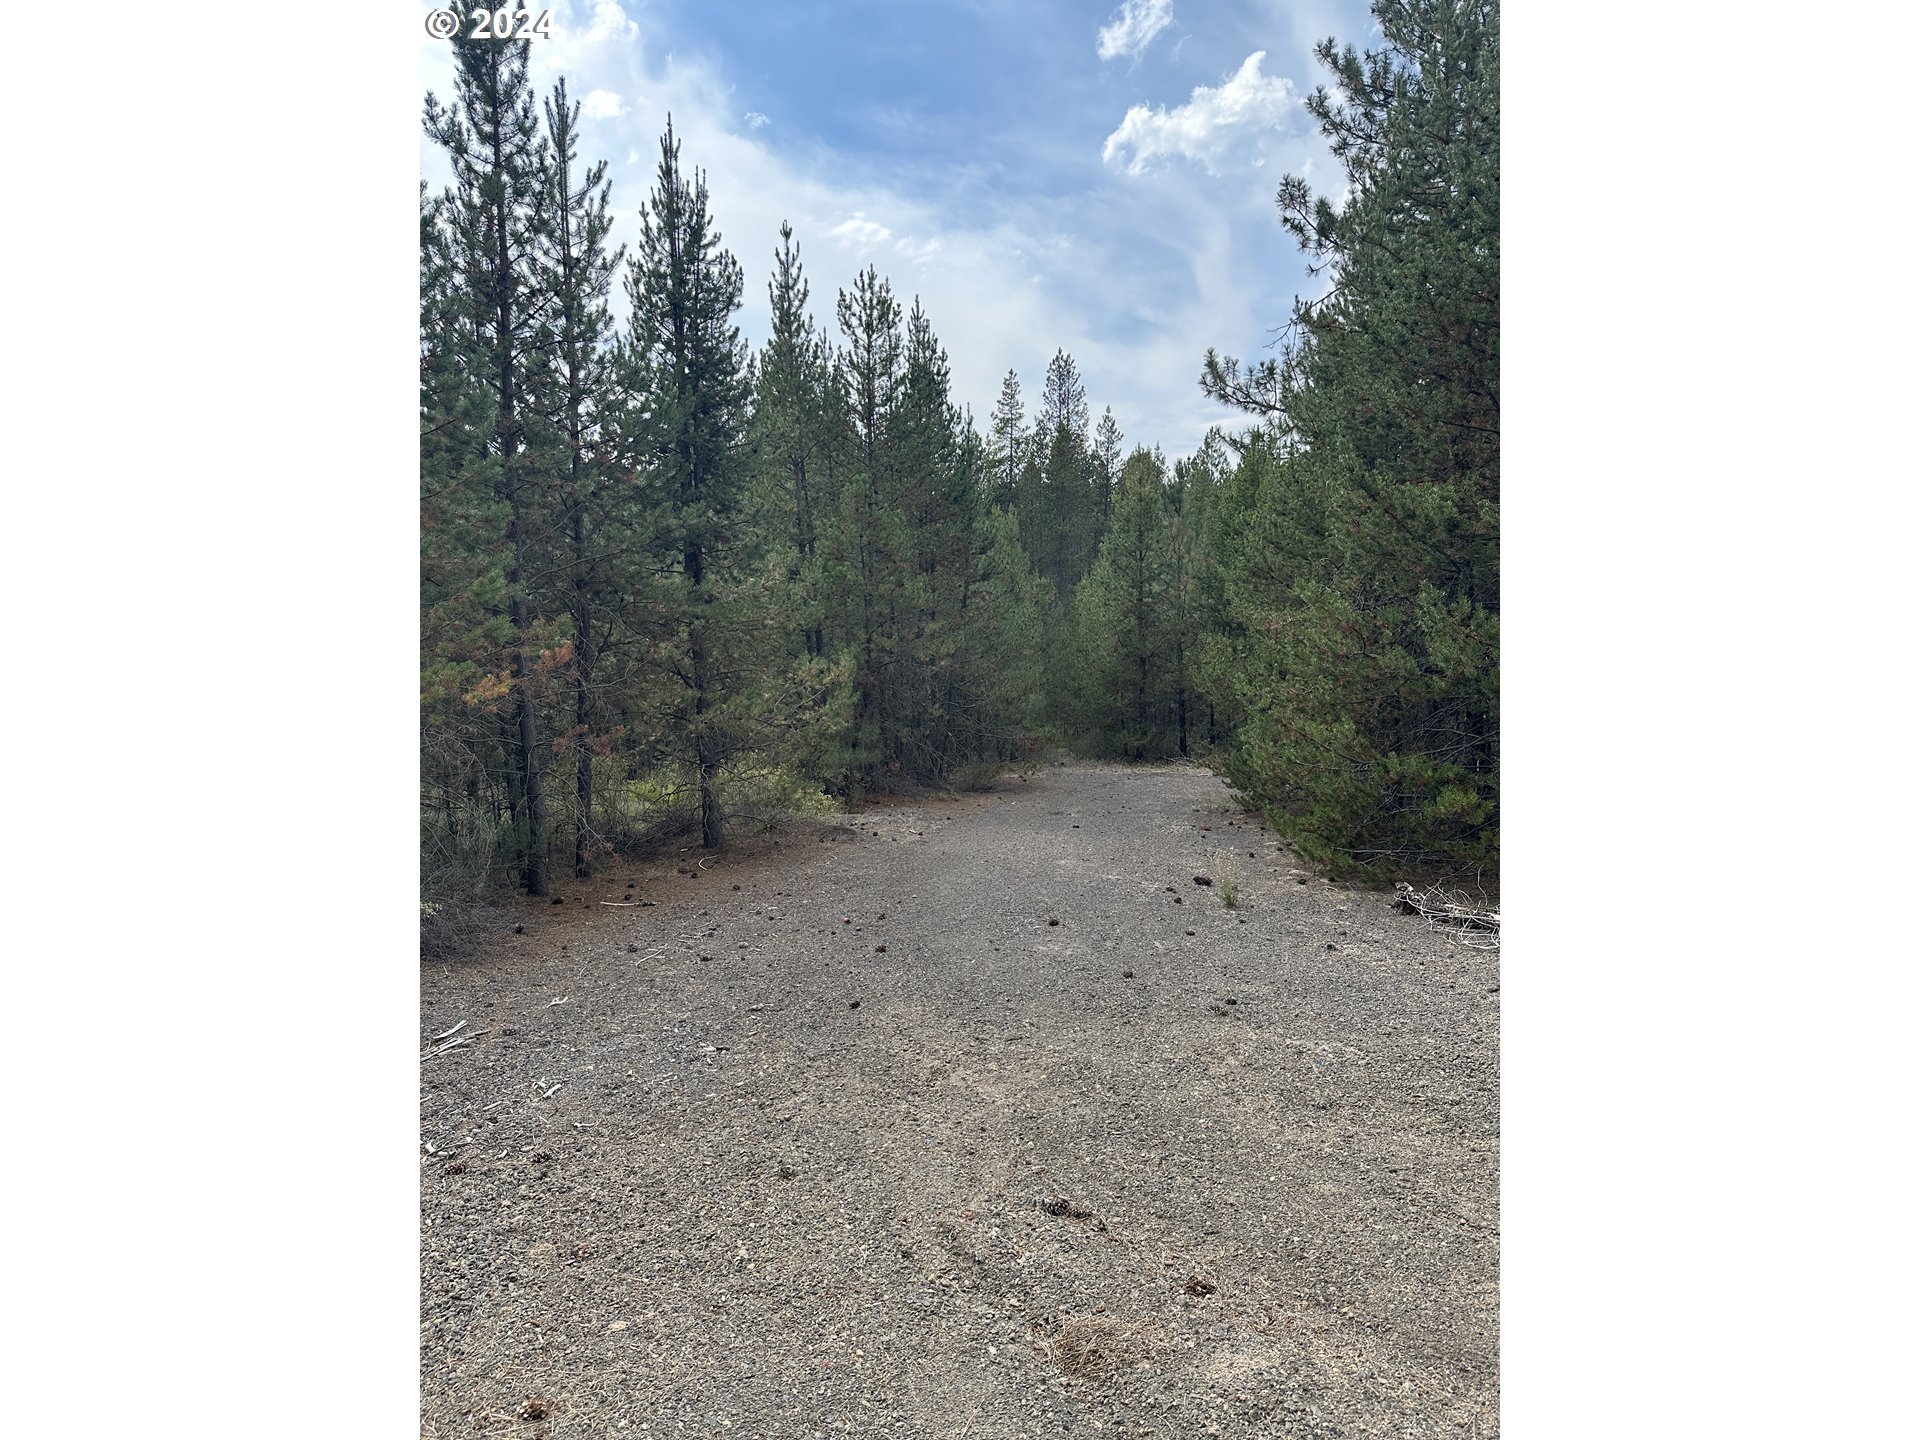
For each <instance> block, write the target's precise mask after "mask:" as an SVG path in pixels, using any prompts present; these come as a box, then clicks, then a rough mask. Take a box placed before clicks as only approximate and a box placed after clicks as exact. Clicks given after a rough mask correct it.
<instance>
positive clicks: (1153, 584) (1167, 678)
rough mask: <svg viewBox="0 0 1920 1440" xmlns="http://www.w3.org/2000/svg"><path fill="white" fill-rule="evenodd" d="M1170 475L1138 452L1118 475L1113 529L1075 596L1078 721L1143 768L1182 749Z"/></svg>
mask: <svg viewBox="0 0 1920 1440" xmlns="http://www.w3.org/2000/svg"><path fill="white" fill-rule="evenodd" d="M1171 522H1172V516H1171V513H1170V510H1169V507H1168V503H1167V493H1166V467H1165V464H1164V462H1163V461H1162V460H1161V458H1160V457H1159V456H1158V455H1157V454H1154V453H1152V452H1150V451H1147V450H1135V451H1134V453H1133V454H1132V455H1130V456H1128V457H1127V463H1126V465H1125V466H1124V467H1123V469H1122V471H1121V478H1120V487H1119V491H1118V493H1117V495H1116V497H1115V500H1114V508H1113V523H1112V525H1111V526H1110V527H1109V528H1108V530H1107V535H1106V540H1105V543H1104V544H1103V545H1102V546H1101V548H1100V554H1099V556H1098V558H1097V559H1096V560H1095V561H1094V563H1093V567H1092V569H1091V570H1089V571H1088V573H1087V577H1086V579H1085V580H1083V581H1082V582H1081V583H1080V585H1079V587H1078V589H1077V590H1076V591H1075V592H1074V597H1073V633H1074V642H1075V650H1076V659H1077V662H1078V670H1079V683H1078V685H1077V687H1076V692H1077V693H1076V694H1075V695H1074V696H1073V700H1074V711H1075V715H1074V718H1075V719H1077V720H1078V721H1080V722H1081V723H1082V724H1086V723H1089V722H1090V723H1091V725H1092V727H1093V729H1094V730H1095V732H1096V733H1097V734H1098V735H1099V736H1100V737H1102V743H1103V744H1104V745H1105V746H1106V747H1108V748H1111V749H1112V750H1114V751H1116V752H1117V753H1120V754H1122V755H1125V756H1128V757H1129V758H1132V759H1136V760H1140V759H1146V758H1148V757H1149V756H1159V755H1165V754H1168V753H1170V752H1171V751H1172V750H1173V749H1174V748H1175V747H1176V746H1177V743H1178V740H1177V735H1176V729H1175V724H1174V704H1175V697H1176V691H1177V688H1178V685H1177V681H1178V664H1179V657H1178V653H1177V650H1178V641H1179V637H1178V634H1177V623H1178V618H1179V615H1178V595H1177V588H1176V587H1177V575H1176V557H1175V547H1174V536H1173V528H1172V523H1171Z"/></svg>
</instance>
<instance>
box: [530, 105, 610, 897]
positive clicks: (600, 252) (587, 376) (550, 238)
mask: <svg viewBox="0 0 1920 1440" xmlns="http://www.w3.org/2000/svg"><path fill="white" fill-rule="evenodd" d="M544 113H545V120H546V138H547V145H546V163H545V165H544V166H543V170H542V177H541V178H542V181H543V191H544V194H543V203H544V206H545V216H544V224H543V225H542V227H541V231H540V235H539V243H538V245H537V247H536V249H535V264H534V273H535V276H536V279H537V282H538V283H539V285H540V287H541V288H542V289H543V290H544V291H545V292H546V293H547V294H548V295H550V296H551V297H552V305H551V308H550V310H549V312H548V315H547V319H546V324H547V328H548V331H549V336H548V342H547V364H546V366H545V367H544V369H545V373H544V376H543V379H544V381H545V384H544V390H545V396H544V399H545V401H546V411H547V416H548V419H549V420H550V421H551V423H552V432H553V434H554V435H555V437H556V438H557V440H558V441H559V442H560V443H561V445H562V446H563V447H564V454H563V456H562V457H559V460H560V465H561V466H563V467H564V472H565V477H566V478H565V484H564V486H563V487H561V494H562V496H563V502H562V503H563V506H564V512H565V513H564V522H565V526H566V530H567V544H568V555H567V564H568V569H569V571H570V588H571V593H570V594H569V596H568V609H569V613H570V617H571V620H572V627H573V635H572V671H573V728H572V730H571V731H570V732H569V733H568V734H567V736H566V744H568V745H570V746H571V747H572V749H573V751H574V816H573V869H574V874H575V875H577V876H584V875H587V874H588V873H590V870H591V859H592V852H593V848H594V845H593V838H592V837H593V755H594V744H593V741H594V720H595V710H596V673H595V667H596V662H597V661H598V660H599V658H600V656H601V654H602V652H603V651H604V650H605V649H606V648H607V647H608V646H609V645H610V644H611V643H612V641H613V638H614V636H615V635H616V634H617V633H618V608H619V601H620V595H619V587H618V582H617V578H616V572H615V571H614V570H613V568H612V566H611V564H610V560H611V558H612V555H611V553H610V552H614V551H617V549H618V548H619V546H620V545H621V544H622V542H623V540H624V534H623V531H624V530H625V528H626V527H627V526H628V525H629V524H630V523H631V517H630V516H628V515H626V514H624V513H623V511H624V508H625V507H624V506H623V503H622V502H623V500H624V499H625V491H626V488H627V487H624V486H621V485H619V484H618V483H617V482H616V481H615V480H614V479H613V477H612V476H611V475H610V473H609V467H608V466H607V464H606V457H605V455H604V453H603V445H602V440H601V435H600V428H601V420H602V414H601V401H602V399H603V398H604V397H605V396H606V395H607V393H608V391H609V390H610V388H611V373H610V353H609V350H608V348H607V342H608V339H609V337H610V335H611V333H612V330H613V318H612V315H611V314H610V313H609V311H608V308H607V298H608V294H609V292H610V291H611V289H612V286H613V276H614V274H615V272H616V271H617V270H618V268H619V265H620V262H621V259H622V258H623V256H624V253H625V252H624V248H622V249H618V250H612V251H609V250H608V249H607V239H608V236H609V235H610V234H611V233H612V230H613V220H612V216H611V213H610V206H611V201H610V193H609V191H610V187H609V185H608V183H607V178H606V176H607V166H606V162H605V161H601V162H599V163H597V164H594V165H591V166H588V167H586V169H585V171H584V172H582V170H581V167H580V159H579V124H580V104H579V102H578V101H569V100H568V98H567V83H566V81H565V80H561V81H560V82H559V83H558V84H557V85H556V86H555V87H554V91H553V94H552V96H551V97H549V98H548V99H547V101H546V102H545V105H544Z"/></svg>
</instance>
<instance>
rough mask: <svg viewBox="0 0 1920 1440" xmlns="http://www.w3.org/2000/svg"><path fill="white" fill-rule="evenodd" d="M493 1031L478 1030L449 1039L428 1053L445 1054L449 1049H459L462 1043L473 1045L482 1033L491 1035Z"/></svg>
mask: <svg viewBox="0 0 1920 1440" xmlns="http://www.w3.org/2000/svg"><path fill="white" fill-rule="evenodd" d="M492 1033H493V1032H492V1031H491V1030H476V1031H474V1032H473V1033H472V1034H471V1035H462V1036H461V1037H460V1038H459V1039H457V1040H449V1041H447V1043H446V1044H444V1045H442V1046H440V1047H439V1048H438V1049H436V1050H429V1051H428V1052H427V1053H428V1054H429V1055H444V1054H446V1053H447V1052H448V1051H449V1050H458V1049H459V1048H460V1047H461V1046H462V1045H471V1044H472V1043H473V1042H474V1041H476V1040H478V1039H479V1038H480V1037H481V1036H482V1035H491V1034H492Z"/></svg>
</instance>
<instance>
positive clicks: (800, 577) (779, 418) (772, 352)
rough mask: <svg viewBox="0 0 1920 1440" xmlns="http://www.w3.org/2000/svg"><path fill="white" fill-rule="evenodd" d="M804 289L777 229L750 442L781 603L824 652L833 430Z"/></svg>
mask: <svg viewBox="0 0 1920 1440" xmlns="http://www.w3.org/2000/svg"><path fill="white" fill-rule="evenodd" d="M808 294H809V290H808V285H807V280H806V276H805V274H804V273H803V271H802V269H801V265H800V247H799V246H798V245H796V244H795V243H794V240H793V226H792V225H790V224H787V223H785V222H782V223H781V226H780V248H779V250H778V251H776V252H775V255H774V271H773V278H772V280H771V281H769V282H768V285H767V298H768V300H769V301H770V302H771V304H772V319H773V326H772V333H771V334H770V335H769V337H768V339H767V344H766V347H765V348H764V349H763V350H762V351H761V354H760V360H759V364H758V366H757V367H756V370H755V382H754V394H755V401H754V425H753V432H754V441H755V450H756V452H757V454H758V457H759V464H760V467H761V474H762V476H763V477H764V480H765V483H766V486H767V488H768V491H769V497H768V498H769V506H768V509H769V513H768V515H767V517H766V521H765V523H766V524H767V525H768V526H769V527H771V528H774V529H776V530H778V531H779V532H781V534H782V540H783V544H784V548H786V549H787V550H788V551H789V553H790V555H791V561H790V574H789V576H788V579H789V584H790V592H789V597H790V598H789V603H790V605H791V607H792V613H793V614H794V615H795V617H796V618H797V619H798V621H799V626H800V632H801V637H802V642H803V644H804V647H805V651H806V653H807V654H808V655H811V656H815V657H818V656H821V655H823V654H825V651H826V630H825V626H824V623H823V617H822V615H821V598H820V595H819V593H818V592H819V575H818V569H819V563H818V558H817V556H818V550H819V543H820V531H821V527H822V525H823V523H825V520H826V517H827V516H829V515H831V513H832V510H833V506H834V501H835V496H834V494H833V491H832V487H831V481H832V478H833V470H832V465H831V456H830V454H829V451H830V449H831V446H832V442H833V437H834V434H835V431H836V428H837V427H836V426H835V424H834V423H833V420H832V417H831V410H832V395H831V393H830V387H829V384H828V372H829V370H830V368H831V359H830V357H829V355H828V351H827V345H826V341H825V339H824V338H823V337H822V336H820V335H819V334H818V333H817V331H816V330H815V329H814V324H813V317H812V316H811V315H809V314H808V313H807V299H808Z"/></svg>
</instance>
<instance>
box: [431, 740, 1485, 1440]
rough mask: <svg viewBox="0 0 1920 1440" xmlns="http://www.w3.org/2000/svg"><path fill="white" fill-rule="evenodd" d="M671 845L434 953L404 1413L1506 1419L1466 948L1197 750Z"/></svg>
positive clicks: (756, 1427) (593, 1429)
mask: <svg viewBox="0 0 1920 1440" xmlns="http://www.w3.org/2000/svg"><path fill="white" fill-rule="evenodd" d="M698 856H699V852H697V851H691V852H687V853H685V854H683V855H682V856H681V857H679V861H678V864H675V863H674V862H673V861H671V860H670V861H668V862H666V863H665V864H655V865H652V866H649V867H635V868H630V869H622V870H618V871H616V872H614V873H612V874H611V875H608V876H605V877H596V878H595V879H594V880H593V881H591V882H578V885H577V888H566V887H565V886H563V889H565V893H566V903H565V904H564V905H558V906H555V905H549V904H548V903H546V902H539V903H538V904H536V903H534V902H527V906H526V909H525V913H524V915H523V916H519V917H516V918H518V919H520V920H521V921H522V923H523V924H524V933H523V934H520V935H514V936H504V937H502V939H501V940H500V941H499V943H497V944H495V945H493V946H491V947H489V948H488V950H487V951H486V952H485V953H483V954H480V955H477V956H476V957H474V958H472V959H470V960H465V961H460V962H455V963H447V964H431V965H427V966H425V967H423V970H422V992H423V993H422V1017H421V1018H422V1022H423V1029H422V1039H423V1049H424V1050H425V1051H426V1058H424V1059H423V1060H422V1062H421V1095H422V1100H421V1141H422V1145H421V1187H422V1207H423V1221H424V1226H423V1229H422V1247H421V1248H422V1289H421V1309H422V1316H421V1318H422V1326H421V1347H422V1349H421V1354H422V1372H421V1375H422V1380H421V1386H422V1389H421V1395H422V1412H421V1413H422V1421H421V1433H422V1435H423V1436H431V1437H455V1436H469V1435H499V1436H515V1437H520V1436H524V1437H535V1436H538V1437H547V1440H573V1437H588V1436H591V1437H602V1436H635V1435H660V1434H669V1435H674V1436H687V1435H698V1436H735V1437H747V1436H751V1437H768V1440H819V1437H840V1436H899V1437H963V1436H964V1437H982V1440H986V1437H1002V1436H1007V1437H1011V1436H1032V1437H1046V1440H1053V1437H1060V1436H1082V1435H1089V1436H1090V1435H1140V1436H1167V1437H1175V1436H1179V1437H1186V1436H1201V1435H1214V1434H1218V1435H1227V1436H1243V1437H1253V1436H1260V1437H1281V1436H1289V1437H1291V1436H1361V1435H1368V1436H1436V1435H1444V1436H1473V1437H1489V1436H1493V1435H1496V1434H1497V1433H1498V1428H1499V1425H1498V1409H1497V1407H1498V1350H1497V1339H1498V1266H1499V1239H1498V1209H1497V1206H1498V1195H1497V1163H1498V1139H1499V1130H1498V1121H1499V1111H1498V1084H1497V1081H1498V1064H1499V1050H1498V1039H1499V1027H1498V1009H1497V1007H1498V1004H1499V1000H1498V986H1499V976H1498V973H1497V963H1496V957H1494V956H1490V955H1487V954H1484V953H1480V952H1476V951H1470V950H1465V949H1461V948H1457V947H1455V946H1453V945H1451V944H1449V943H1448V942H1447V941H1446V940H1445V939H1444V938H1441V937H1440V936H1438V935H1436V934H1435V933H1434V932H1432V931H1430V930H1429V929H1427V928H1426V926H1425V925H1424V924H1423V923H1422V922H1421V921H1420V920H1418V919H1417V918H1415V917H1412V916H1407V915H1401V914H1398V913H1395V912H1394V911H1392V909H1391V908H1390V904H1389V898H1388V897H1387V896H1385V895H1383V894H1381V893H1379V892H1377V891H1367V890H1355V889H1347V888H1343V887H1340V886H1335V885H1331V884H1329V883H1327V882H1325V881H1323V880H1320V879H1318V878H1314V877H1312V876H1310V875H1309V874H1308V872H1307V871H1306V870H1305V869H1304V868H1302V867H1301V866H1300V865H1299V864H1298V863H1297V862H1296V861H1295V859H1294V857H1293V856H1292V855H1291V854H1290V853H1289V852H1288V851H1287V850H1286V849H1285V848H1284V846H1282V845H1281V844H1279V843H1278V842H1277V841H1276V840H1275V839H1274V838H1273V837H1272V836H1271V835H1270V834H1269V833H1268V832H1267V831H1265V830H1264V829H1262V828H1261V826H1260V825H1259V824H1258V823H1257V822H1256V821H1254V820H1253V819H1251V818H1250V817H1248V816H1246V815H1244V814H1242V813H1241V812H1240V811H1238V810H1237V809H1235V808H1234V807H1233V806H1232V805H1231V803H1230V799H1229V794H1228V791H1227V789H1226V787H1225V785H1224V784H1223V783H1222V782H1221V781H1220V780H1218V779H1217V778H1215V777H1214V776H1213V775H1212V774H1210V773H1209V772H1207V771H1206V770H1203V769H1199V768H1196V767H1191V766H1164V767H1150V768H1140V767H1127V768H1123V767H1118V766H1098V765H1086V764H1076V765H1072V766H1066V767H1055V768H1046V769H1042V770H1040V771H1038V772H1037V773H1035V774H1034V775H1033V776H1032V777H1031V779H1030V780H1027V781H1021V780H1020V779H1018V778H1015V777H1010V778H1008V779H1006V780H1003V781H1002V782H1001V783H1000V786H999V788H998V789H997V791H996V792H994V793H993V794H990V795H987V796H982V797H970V798H967V799H963V800H957V801H939V802H927V803H919V804H914V805H910V806H902V805H894V806H887V807H884V808H879V809H876V810H872V811H869V812H867V813H865V814H862V815H859V816H852V817H847V818H845V819H843V820H839V821H835V822H828V823H815V824H812V825H809V826H805V827H801V828H797V829H795V830H792V831H789V832H787V833H786V834H784V835H783V836H782V837H780V843H779V844H778V845H775V844H774V843H773V842H772V841H771V840H762V841H759V842H757V843H755V844H752V845H748V846H745V847H743V848H742V849H741V850H739V851H737V852H735V851H730V852H727V853H724V854H723V855H721V856H720V857H719V858H717V859H714V860H711V861H710V862H709V864H710V867H711V868H709V869H706V870H705V871H701V870H700V869H699V867H698V865H697V864H696V860H697V858H698ZM682 871H691V872H693V873H681V872H682ZM1196 876H1205V877H1207V878H1208V879H1210V880H1211V881H1212V882H1213V883H1212V884H1211V885H1203V884H1199V883H1196V879H1195V877H1196ZM1228 882H1232V884H1233V885H1235V886H1237V889H1238V900H1239V905H1238V907H1237V908H1228V906H1227V905H1226V904H1225V903H1224V901H1223V890H1224V889H1225V888H1226V885H1227V883H1228ZM643 899H646V900H653V901H656V902H657V903H656V904H653V905H651V906H647V907H644V908H642V907H640V905H639V904H638V902H639V901H640V900H643ZM605 901H620V902H621V904H620V905H619V906H615V905H611V904H605V903H602V902H605ZM1056 922H1057V923H1056ZM556 1002H558V1003H556ZM461 1021H465V1022H466V1024H465V1027H464V1028H463V1029H462V1030H458V1031H456V1032H455V1034H454V1036H453V1037H452V1038H453V1039H455V1040H457V1039H459V1038H460V1036H461V1035H463V1034H470V1033H473V1032H475V1031H482V1032H485V1033H482V1034H480V1035H478V1037H477V1038H476V1039H475V1040H474V1041H473V1043H471V1044H469V1045H465V1046H459V1047H456V1048H453V1049H450V1050H447V1051H445V1052H444V1053H437V1050H438V1047H437V1046H436V1045H434V1044H432V1043H429V1042H427V1041H426V1037H427V1036H432V1035H438V1034H439V1033H440V1032H442V1031H445V1030H446V1029H448V1028H449V1027H451V1026H454V1025H455V1024H456V1023H458V1022H461ZM440 1043H442V1044H444V1043H446V1042H440Z"/></svg>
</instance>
